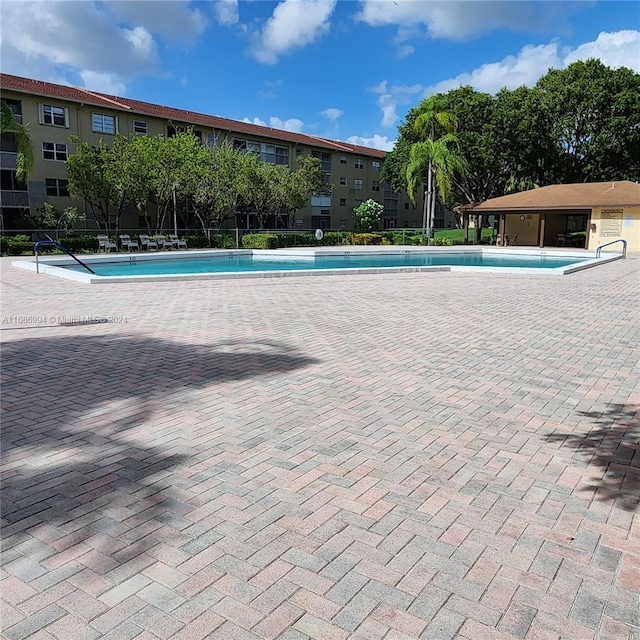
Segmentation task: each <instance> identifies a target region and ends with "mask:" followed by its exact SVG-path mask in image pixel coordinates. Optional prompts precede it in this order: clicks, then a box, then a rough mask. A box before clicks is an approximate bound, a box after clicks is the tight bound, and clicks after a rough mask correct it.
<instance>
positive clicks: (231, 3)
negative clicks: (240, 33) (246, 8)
mask: <svg viewBox="0 0 640 640" xmlns="http://www.w3.org/2000/svg"><path fill="white" fill-rule="evenodd" d="M213 10H214V11H215V13H216V17H217V18H218V24H221V25H224V26H230V25H232V24H237V23H238V21H239V20H240V16H239V15H238V0H217V2H216V3H215V4H214V6H213Z"/></svg>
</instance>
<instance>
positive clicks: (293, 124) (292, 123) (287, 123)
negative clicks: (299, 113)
mask: <svg viewBox="0 0 640 640" xmlns="http://www.w3.org/2000/svg"><path fill="white" fill-rule="evenodd" d="M269 124H270V125H271V126H272V127H273V128H274V129H284V130H285V131H291V132H293V133H300V132H301V131H302V127H303V126H304V122H302V120H298V118H289V119H288V120H281V119H280V118H276V117H275V116H271V117H270V118H269Z"/></svg>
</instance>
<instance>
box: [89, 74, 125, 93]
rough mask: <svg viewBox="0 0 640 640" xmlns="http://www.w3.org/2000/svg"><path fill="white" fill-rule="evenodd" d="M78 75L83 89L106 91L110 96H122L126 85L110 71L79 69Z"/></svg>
mask: <svg viewBox="0 0 640 640" xmlns="http://www.w3.org/2000/svg"><path fill="white" fill-rule="evenodd" d="M80 77H81V78H82V84H83V86H84V88H85V89H89V90H90V91H99V92H100V93H108V94H110V95H112V96H123V95H124V94H125V93H126V91H127V87H126V85H125V84H124V82H120V81H119V80H118V79H117V78H115V77H114V76H113V74H111V73H98V72H96V71H87V70H85V71H81V72H80Z"/></svg>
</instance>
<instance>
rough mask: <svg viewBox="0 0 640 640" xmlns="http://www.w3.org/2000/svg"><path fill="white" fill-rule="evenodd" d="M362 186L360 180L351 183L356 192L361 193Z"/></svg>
mask: <svg viewBox="0 0 640 640" xmlns="http://www.w3.org/2000/svg"><path fill="white" fill-rule="evenodd" d="M363 185H364V180H361V179H360V178H356V179H355V180H354V181H353V186H354V188H355V190H356V191H361V190H362V187H363Z"/></svg>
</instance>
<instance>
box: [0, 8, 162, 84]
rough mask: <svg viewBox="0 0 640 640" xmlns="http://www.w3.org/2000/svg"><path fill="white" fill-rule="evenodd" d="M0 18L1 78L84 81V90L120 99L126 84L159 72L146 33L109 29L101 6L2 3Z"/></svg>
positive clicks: (153, 47) (109, 19)
mask: <svg viewBox="0 0 640 640" xmlns="http://www.w3.org/2000/svg"><path fill="white" fill-rule="evenodd" d="M0 17H1V19H2V25H3V28H2V37H1V41H0V61H1V62H0V67H1V69H2V71H4V72H6V73H13V74H16V75H22V76H27V77H30V78H38V79H42V80H47V81H50V82H59V83H61V84H79V83H80V82H84V83H85V86H86V87H87V88H92V89H108V90H109V91H110V92H114V93H118V94H120V95H122V94H123V93H125V90H126V86H125V84H124V83H125V82H126V81H127V80H128V79H130V78H133V77H135V76H136V75H139V74H157V73H159V72H160V65H159V63H158V57H157V46H156V42H155V40H154V38H153V36H152V35H151V33H150V32H149V31H148V30H147V29H146V28H145V27H144V26H141V25H137V26H135V27H134V28H127V27H120V26H118V25H117V24H114V22H113V17H112V16H111V15H110V14H109V13H108V11H106V10H105V8H104V5H96V4H94V3H92V2H59V1H54V0H48V1H46V2H45V1H42V2H38V1H33V2H20V3H18V2H2V3H0ZM8 25H11V28H8ZM88 34H90V35H88Z"/></svg>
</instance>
